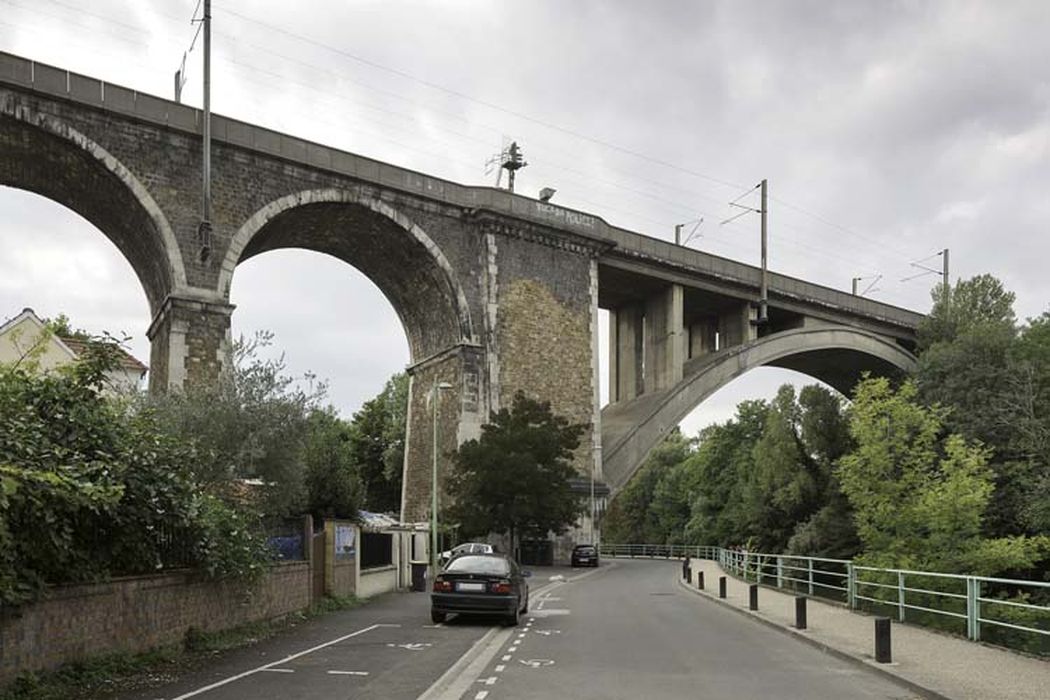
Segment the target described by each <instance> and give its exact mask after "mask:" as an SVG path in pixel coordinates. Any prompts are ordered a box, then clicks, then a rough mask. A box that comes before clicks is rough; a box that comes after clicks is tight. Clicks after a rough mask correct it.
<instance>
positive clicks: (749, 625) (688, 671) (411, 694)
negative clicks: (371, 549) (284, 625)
mask: <svg viewBox="0 0 1050 700" xmlns="http://www.w3.org/2000/svg"><path fill="white" fill-rule="evenodd" d="M680 571H681V567H680V564H679V563H677V562H673V561H672V562H661V561H655V562H654V561H641V560H639V561H631V560H618V561H615V562H603V565H602V567H601V568H600V569H597V570H592V571H589V572H580V571H579V570H577V571H575V572H571V571H564V570H562V571H558V570H554V571H552V570H544V569H538V570H536V576H534V577H533V579H532V581H531V588H532V591H533V596H532V599H531V601H530V613H529V614H528V615H527V616H525V617H524V618H523V622H522V625H521V626H520V627H518V628H505V627H501V626H500V625H499V621H498V620H493V619H468V620H460V619H457V618H455V617H453V618H450V620H449V622H447V623H445V624H443V625H437V626H435V625H431V624H430V620H429V601H428V598H429V596H427V595H424V594H418V593H417V594H411V593H403V594H392V595H388V596H383V597H382V598H380V599H377V600H375V601H373V602H370V603H369V604H368V605H366V606H364V607H362V608H359V609H357V610H351V611H347V612H343V613H336V614H333V615H330V616H327V617H325V618H322V619H319V620H314V621H312V622H309V623H306V624H304V625H302V626H301V627H299V628H296V629H295V630H292V631H290V632H288V633H285V634H282V635H280V636H279V637H277V638H275V639H271V640H267V641H265V642H262V643H260V644H258V645H256V646H253V647H250V648H248V649H243V650H240V651H237V652H233V653H231V654H228V655H225V656H223V657H222V658H221V659H220V660H218V661H217V662H216V663H215V664H213V665H210V666H209V667H208V668H202V669H201V670H200V671H198V672H195V673H191V674H189V675H188V676H186V677H184V678H182V679H180V680H179V681H178V682H177V683H174V684H170V685H168V686H165V687H162V688H156V689H152V690H147V691H143V692H140V693H135V694H132V695H129V696H125V697H126V698H127V699H128V700H132V699H134V700H159V699H163V700H188V699H189V698H201V700H246V699H249V698H250V699H252V700H255V699H258V700H271V699H272V700H277V699H282V700H284V699H289V700H291V699H297V698H303V699H318V700H320V699H322V698H323V699H326V700H327V699H329V698H339V699H340V700H342V699H351V698H354V699H356V698H384V699H386V698H389V699H391V700H398V699H402V698H403V699H405V700H414V699H416V698H422V699H423V700H453V699H458V698H464V699H466V700H499V699H501V698H513V699H527V698H557V697H573V698H632V699H635V698H644V700H656V699H657V698H690V699H707V698H732V699H733V700H746V699H748V698H761V699H762V700H767V699H774V700H788V699H791V698H805V699H806V700H822V699H824V698H827V699H829V700H830V699H834V700H842V699H843V698H901V699H903V698H913V697H915V696H914V694H913V693H910V692H909V691H907V690H906V689H903V688H901V687H899V686H897V685H895V684H893V683H892V682H890V681H888V680H886V679H884V678H882V677H881V676H877V675H875V674H873V673H871V672H869V671H866V670H864V669H862V668H860V667H857V666H854V665H852V664H849V663H847V662H844V661H840V660H839V659H837V658H835V657H832V656H829V655H827V654H824V653H822V652H820V651H819V650H817V649H815V648H813V647H810V646H808V645H805V644H802V643H800V642H798V641H796V640H793V639H791V638H790V637H788V636H786V635H783V634H780V633H777V632H775V631H773V630H770V629H768V628H767V627H765V626H763V625H759V624H755V623H753V622H750V621H748V620H746V619H744V618H742V617H741V616H740V615H739V614H736V613H734V612H732V611H728V610H725V609H723V608H722V607H721V606H718V605H717V604H714V603H712V602H710V601H706V600H703V599H701V598H699V597H698V596H695V595H693V594H691V593H690V592H688V591H685V590H683V589H682V588H680V587H679V586H678V585H677V576H678V575H679V574H680ZM564 574H568V576H569V578H568V579H566V580H555V581H551V580H550V579H551V576H552V575H553V576H555V577H558V576H559V575H564Z"/></svg>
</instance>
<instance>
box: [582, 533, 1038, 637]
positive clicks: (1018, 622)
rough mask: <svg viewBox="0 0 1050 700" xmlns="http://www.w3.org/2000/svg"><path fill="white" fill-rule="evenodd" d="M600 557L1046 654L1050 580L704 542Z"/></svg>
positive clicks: (604, 547)
mask: <svg viewBox="0 0 1050 700" xmlns="http://www.w3.org/2000/svg"><path fill="white" fill-rule="evenodd" d="M600 551H601V555H602V556H606V557H632V558H656V559H660V558H663V559H672V558H673V559H681V558H684V557H686V556H688V557H691V558H693V559H709V560H712V561H716V562H718V564H719V565H720V566H721V567H722V568H723V569H724V570H725V571H726V572H728V573H730V574H732V575H734V576H737V577H739V578H741V579H743V580H745V581H753V582H755V583H758V584H760V585H763V586H769V587H772V588H778V589H782V590H788V591H791V592H794V593H797V594H803V595H808V596H813V597H818V598H824V599H828V600H832V601H835V602H838V603H842V604H843V605H847V606H848V607H849V608H850V609H852V610H858V609H860V610H866V611H869V612H878V613H890V614H892V616H894V617H895V618H896V619H897V620H898V621H900V622H912V623H916V624H920V625H926V626H931V627H936V628H938V629H943V630H948V631H951V632H955V633H958V634H961V635H965V636H966V637H968V638H969V639H972V640H974V641H982V640H984V641H989V642H992V643H995V644H1000V645H1002V646H1007V647H1011V648H1017V649H1023V650H1025V651H1030V652H1036V653H1041V654H1048V653H1050V582H1043V581H1027V580H1023V579H1004V578H991V577H986V576H966V575H960V574H946V573H941V572H936V571H913V570H908V569H885V568H877V567H872V566H861V565H858V564H855V563H854V562H853V561H851V560H847V559H828V558H825V557H802V556H796V555H791V554H767V553H763V552H747V551H742V550H736V549H725V548H722V547H712V546H704V545H670V544H663V545H658V544H609V543H604V542H603V543H602V544H601V548H600Z"/></svg>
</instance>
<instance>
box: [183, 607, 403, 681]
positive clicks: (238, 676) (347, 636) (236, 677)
mask: <svg viewBox="0 0 1050 700" xmlns="http://www.w3.org/2000/svg"><path fill="white" fill-rule="evenodd" d="M380 627H400V625H382V624H379V625H369V626H368V627H365V628H364V629H359V630H357V631H356V632H351V633H350V634H344V635H343V636H342V637H337V638H335V639H333V640H331V641H330V642H325V643H324V644H318V645H317V646H315V647H310V648H309V649H305V650H303V651H300V652H298V653H297V654H292V655H291V656H286V657H284V658H283V659H278V660H277V661H271V662H270V663H268V664H263V665H262V666H259V667H258V668H253V669H251V670H250V671H244V672H243V673H238V674H236V675H233V676H230V677H229V678H223V679H222V680H221V681H216V682H215V683H211V684H210V685H206V686H204V687H201V688H197V689H196V690H191V691H190V692H188V693H183V694H182V695H180V696H178V697H175V698H172V699H171V700H186V698H192V697H193V696H194V695H200V694H201V693H206V692H208V691H209V690H213V689H215V688H218V687H220V686H224V685H226V684H227V683H232V682H234V681H238V680H240V679H242V678H245V677H247V676H250V675H252V674H255V673H259V672H260V671H265V670H266V669H268V668H273V667H274V666H280V665H281V664H284V663H288V662H289V661H291V660H293V659H298V658H299V657H300V656H306V655H307V654H312V653H313V652H315V651H318V650H320V649H324V648H325V647H330V646H332V645H333V644H338V643H339V642H342V641H344V640H347V639H350V638H351V637H356V636H357V635H359V634H364V633H365V632H371V631H372V630H374V629H379V628H380Z"/></svg>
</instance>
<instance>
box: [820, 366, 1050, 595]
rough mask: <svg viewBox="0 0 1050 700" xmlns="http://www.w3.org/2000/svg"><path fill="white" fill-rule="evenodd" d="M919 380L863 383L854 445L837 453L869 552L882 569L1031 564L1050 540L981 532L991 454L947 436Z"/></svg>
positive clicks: (975, 569) (996, 568)
mask: <svg viewBox="0 0 1050 700" xmlns="http://www.w3.org/2000/svg"><path fill="white" fill-rule="evenodd" d="M917 395H918V391H917V389H916V387H915V384H914V383H913V382H906V383H905V384H904V385H903V386H902V387H901V388H900V390H899V391H894V390H893V389H892V388H891V387H890V384H889V382H888V381H887V380H886V379H882V378H879V379H866V380H865V381H863V382H861V383H860V384H859V385H858V386H857V390H856V397H855V399H854V403H853V410H852V414H851V419H850V431H851V433H852V435H853V438H854V440H855V441H856V449H855V450H854V451H852V452H851V453H850V454H848V455H846V456H844V457H843V458H842V459H841V460H840V463H839V464H840V466H839V477H840V479H841V482H842V488H843V491H844V492H845V494H846V496H847V497H848V498H849V500H850V503H851V504H852V506H853V508H854V517H855V519H856V524H857V532H858V534H859V536H860V539H861V542H862V543H863V547H864V554H863V559H864V560H865V561H866V562H868V563H871V564H874V565H876V566H891V567H899V568H916V569H927V570H935V571H936V570H940V571H965V572H967V573H976V574H984V575H992V574H996V573H1000V572H1002V571H1003V570H1004V569H1023V568H1026V567H1030V566H1031V565H1032V564H1033V563H1034V562H1035V561H1037V560H1038V558H1039V557H1040V556H1041V555H1042V554H1043V553H1045V552H1046V551H1050V550H1048V545H1050V540H1048V539H1046V538H1025V537H1012V538H998V539H985V538H983V537H982V536H981V520H982V518H983V517H984V513H985V510H986V509H987V506H988V503H989V500H990V497H991V495H992V491H993V489H994V485H993V482H992V473H991V471H990V470H989V469H988V467H987V463H986V462H987V457H988V452H987V450H986V449H985V448H982V447H980V446H979V445H976V444H973V443H971V442H968V441H966V440H965V439H964V438H963V437H961V436H959V435H949V436H947V437H942V432H941V431H942V426H943V421H944V417H945V414H946V412H945V410H944V409H942V408H940V407H936V406H935V407H932V408H927V407H925V406H922V405H921V404H920V403H919V402H918V400H917Z"/></svg>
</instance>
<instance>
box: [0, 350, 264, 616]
mask: <svg viewBox="0 0 1050 700" xmlns="http://www.w3.org/2000/svg"><path fill="white" fill-rule="evenodd" d="M118 354H119V350H118V349H117V348H116V347H115V346H114V345H112V344H111V343H107V342H96V341H93V342H91V343H90V344H89V347H88V351H87V352H86V353H85V354H84V355H83V356H82V357H81V358H80V360H79V361H78V362H76V363H74V364H72V365H69V366H67V367H63V368H60V369H59V370H57V371H53V372H48V373H47V374H37V373H34V372H31V371H29V370H28V369H27V368H26V367H24V366H0V604H18V603H22V602H25V601H27V600H30V599H31V598H33V597H34V596H35V595H36V594H37V593H38V592H39V591H40V590H41V587H42V586H43V585H44V584H45V583H64V582H75V581H90V580H95V579H99V578H104V577H106V576H109V575H113V574H135V573H146V572H152V571H155V570H156V569H158V568H164V567H166V566H197V567H198V568H199V569H200V570H202V571H204V572H205V573H206V574H209V575H213V576H237V577H242V578H247V579H251V578H254V577H256V576H257V575H258V574H260V573H261V572H262V570H263V569H264V567H265V565H266V561H267V557H266V551H265V543H264V542H263V540H262V539H261V538H260V537H259V536H258V535H257V533H256V530H255V528H254V527H253V524H254V521H253V520H252V519H251V518H250V516H243V515H240V514H238V513H236V512H235V511H234V510H233V509H231V508H230V507H229V506H228V505H226V504H225V503H222V502H213V501H212V499H210V498H209V497H206V496H204V495H202V494H201V493H200V492H199V491H198V490H197V489H196V487H195V484H194V483H193V482H192V480H191V479H190V478H189V476H188V471H187V470H186V469H185V467H186V465H187V464H192V462H193V459H194V457H195V455H194V453H193V451H192V449H189V448H187V447H186V446H185V445H184V444H183V443H182V442H181V441H178V440H175V439H172V438H170V437H169V436H167V435H165V434H164V433H163V432H162V431H160V430H159V429H158V427H157V425H156V423H155V421H154V418H153V416H152V415H151V414H150V413H148V412H147V413H141V412H134V411H131V410H129V406H128V404H126V403H124V402H119V401H116V400H113V399H110V398H107V397H106V396H105V395H103V393H102V387H103V385H104V381H105V376H106V371H107V370H109V369H110V368H112V367H113V366H114V363H115V362H116V358H117V356H118Z"/></svg>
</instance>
